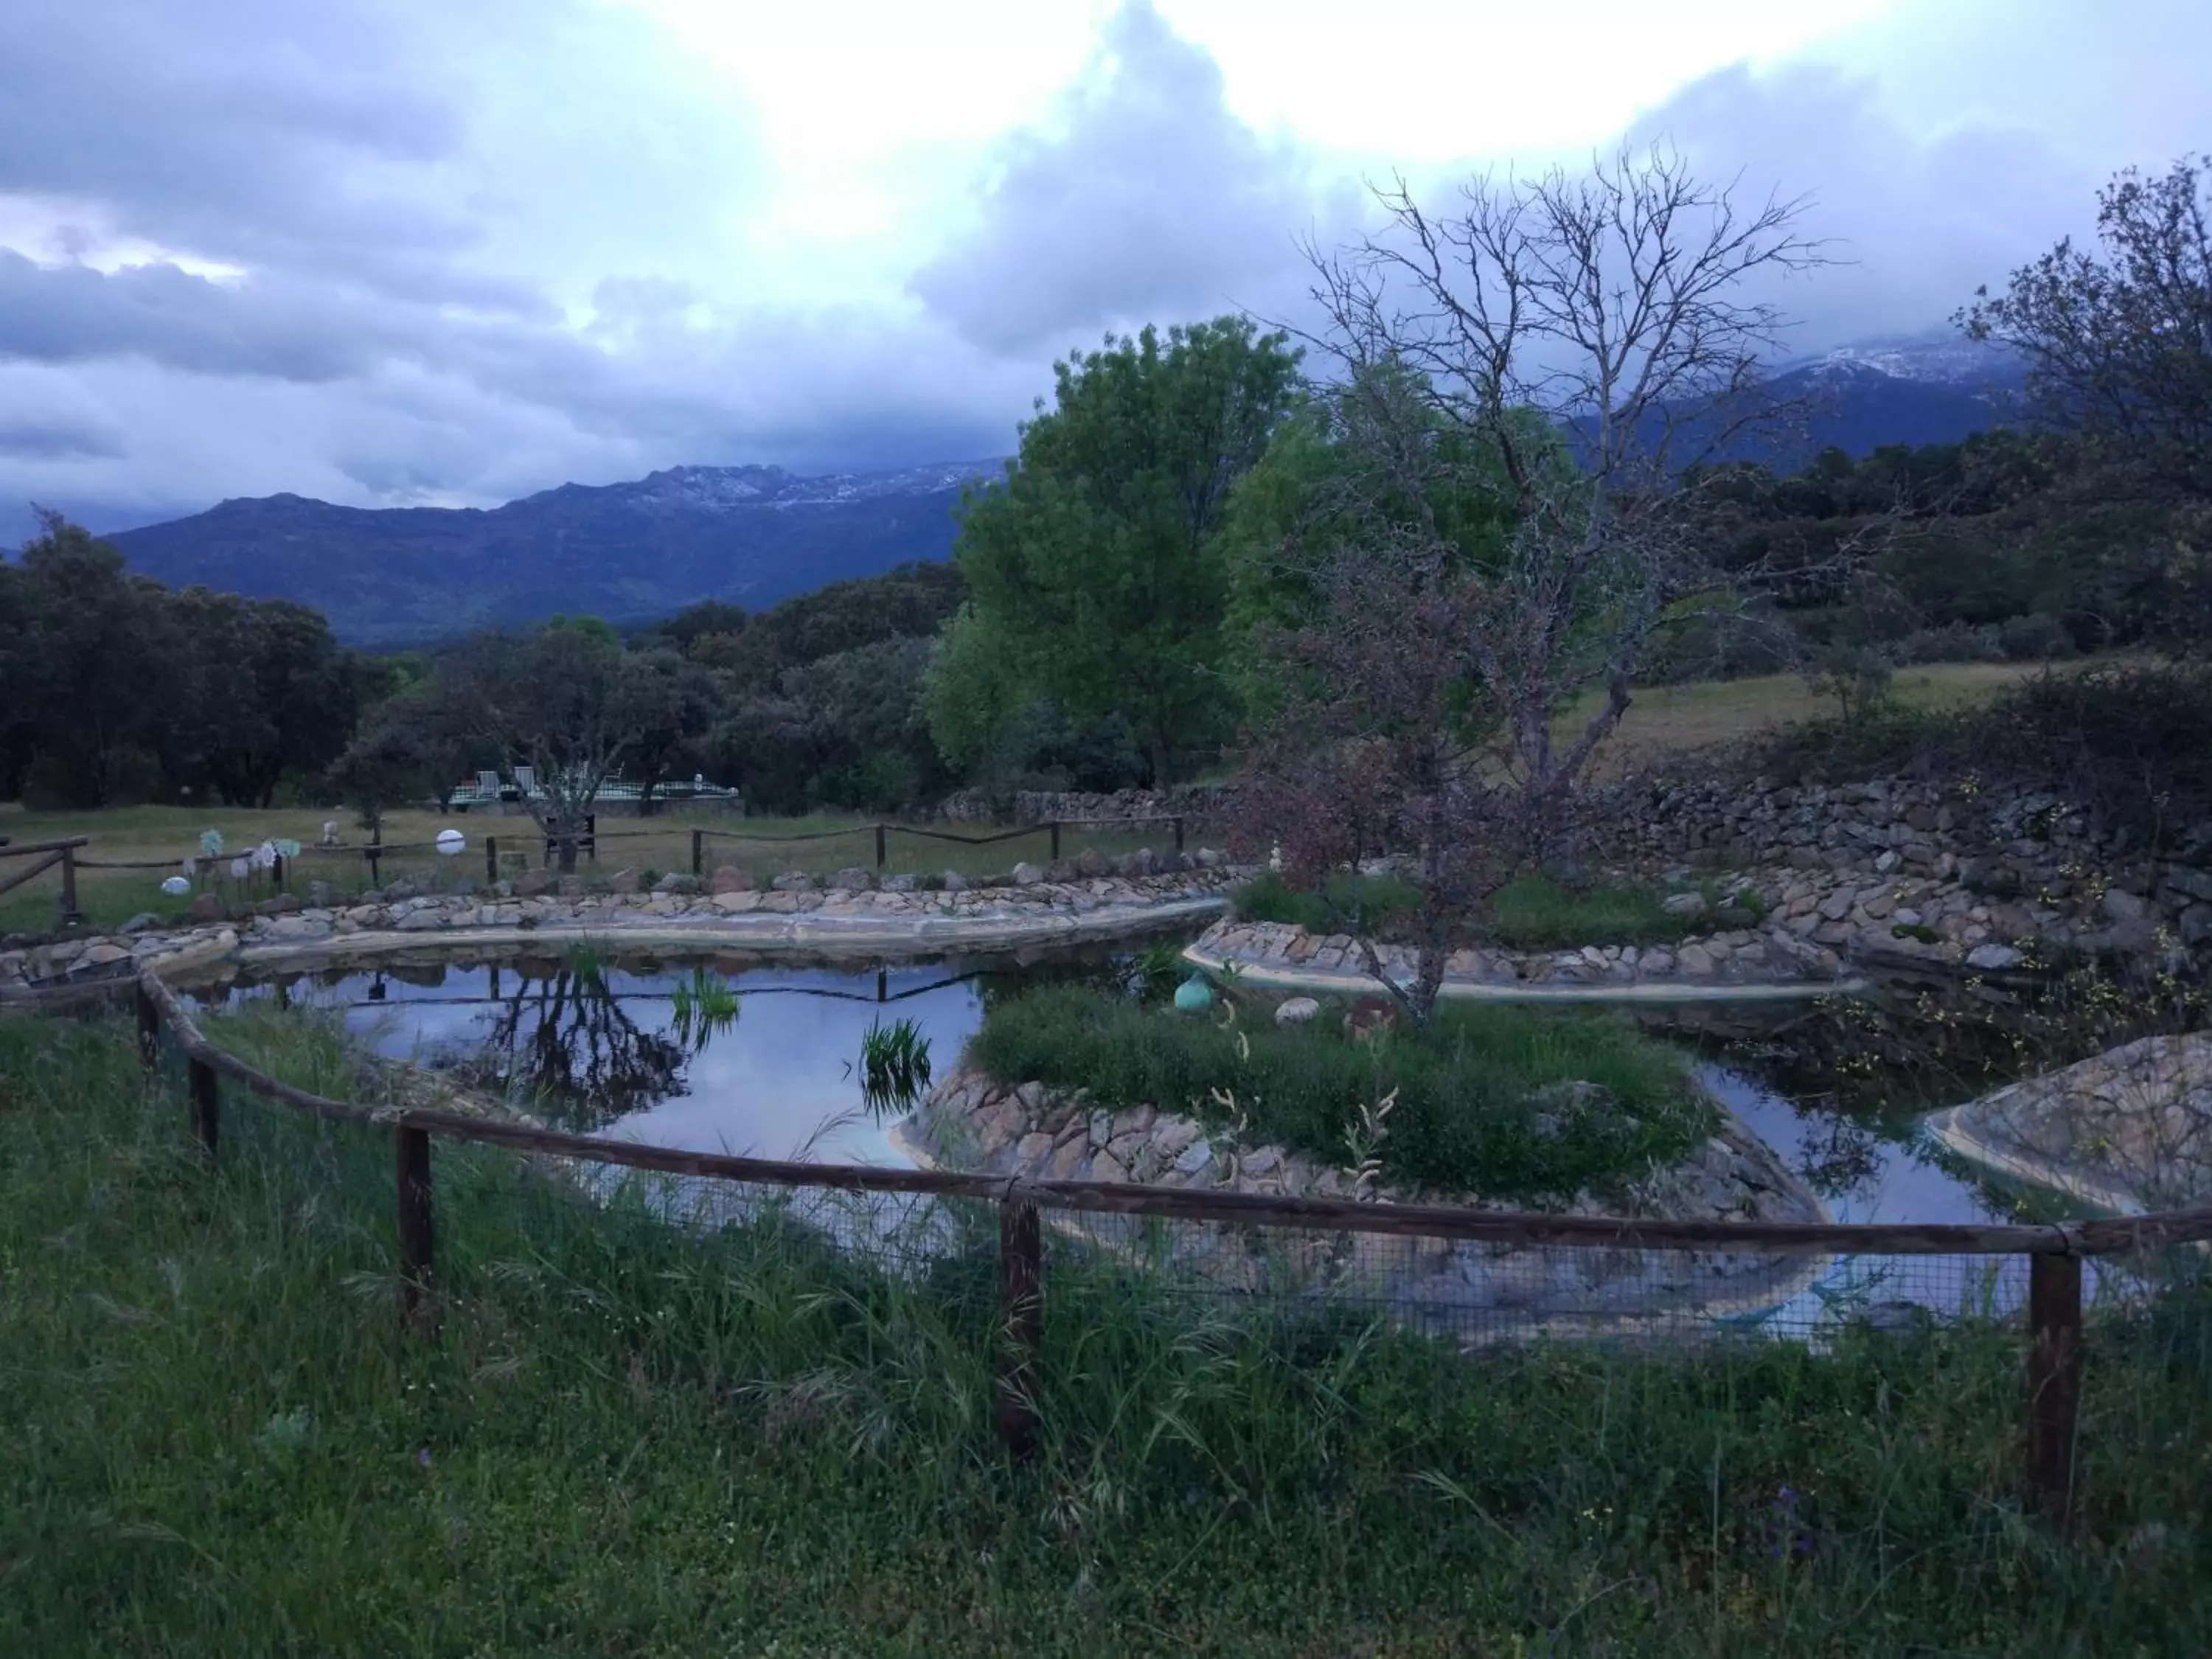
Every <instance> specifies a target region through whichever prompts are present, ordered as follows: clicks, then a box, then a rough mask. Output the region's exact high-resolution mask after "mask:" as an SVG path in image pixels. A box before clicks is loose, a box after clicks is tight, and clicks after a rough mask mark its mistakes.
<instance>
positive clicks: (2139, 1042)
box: [1924, 1031, 2212, 1216]
mask: <svg viewBox="0 0 2212 1659" xmlns="http://www.w3.org/2000/svg"><path fill="white" fill-rule="evenodd" d="M1924 1126H1925V1127H1926V1128H1927V1130H1928V1133H1929V1135H1930V1136H1932V1137H1933V1138H1934V1139H1936V1142H1937V1143H1938V1144H1939V1145H1941V1146H1944V1147H1946V1148H1948V1150H1949V1151H1951V1152H1954V1153H1956V1154H1957V1155H1958V1156H1959V1157H1960V1158H1965V1159H1966V1161H1967V1162H1968V1163H1970V1164H1978V1165H1979V1166H1981V1167H1982V1168H1984V1169H1986V1170H1992V1171H1994V1172H1996V1173H1997V1174H1999V1175H2002V1176H2009V1177H2011V1178H2013V1179H2015V1180H2017V1181H2023V1182H2030V1183H2033V1184H2034V1185H2036V1186H2039V1187H2044V1188H2050V1189H2051V1190H2054V1191H2057V1192H2062V1193H2064V1194H2068V1195H2069V1197H2072V1198H2075V1199H2077V1200H2080V1201H2081V1202H2082V1203H2083V1204H2086V1205H2087V1206H2090V1207H2091V1208H2093V1209H2095V1210H2100V1211H2102V1212H2105V1213H2106V1214H2108V1215H2118V1216H2133V1215H2142V1214H2145V1213H2147V1212H2149V1211H2150V1209H2151V1208H2152V1206H2151V1204H2150V1202H2149V1201H2148V1200H2146V1199H2145V1197H2144V1196H2143V1193H2144V1190H2145V1183H2148V1182H2155V1181H2156V1180H2157V1178H2158V1175H2157V1171H2158V1168H2159V1166H2160V1164H2161V1163H2164V1164H2166V1165H2167V1166H2169V1167H2177V1168H2180V1169H2185V1170H2190V1171H2193V1172H2194V1173H2195V1175H2196V1176H2197V1180H2196V1182H2194V1183H2192V1184H2193V1185H2194V1186H2195V1188H2196V1189H2197V1190H2196V1192H2195V1194H2190V1193H2187V1192H2184V1193H2181V1194H2173V1195H2161V1197H2160V1205H2159V1207H2161V1208H2163V1207H2168V1206H2174V1205H2185V1204H2187V1203H2189V1202H2191V1201H2192V1198H2194V1199H2196V1200H2199V1201H2201V1199H2202V1197H2203V1192H2204V1189H2205V1188H2206V1187H2207V1186H2208V1185H2212V1031H2200V1032H2197V1033H2194V1034H2191V1035H2187V1036H2150V1037H2139V1038H2137V1039H2136V1041H2134V1042H2126V1043H2122V1044H2121V1045H2120V1046H2119V1047H2118V1048H2111V1049H2107V1050H2106V1052H2104V1053H2103V1054H2093V1055H2092V1056H2090V1057H2089V1058H2088V1059H2087V1060H2077V1061H2076V1062H2075V1064H2073V1065H2071V1066H2064V1067H2063V1068H2061V1069H2060V1070H2058V1071H2056V1072H2049V1073H2044V1074H2042V1075H2041V1076H2039V1077H2032V1078H2024V1079H2021V1080H2020V1081H2018V1082H2016V1083H2010V1084H2007V1085H2005V1086H2004V1087H2002V1088H2001V1089H1996V1090H1993V1091H1990V1093H1988V1094H1986V1095H1984V1096H1982V1097H1980V1098H1979V1099H1978V1100H1972V1101H1969V1102H1967V1103H1966V1104H1965V1105H1962V1106H1953V1107H1950V1108H1948V1109H1945V1110H1942V1111H1940V1112H1936V1113H1934V1114H1932V1115H1929V1117H1928V1118H1927V1119H1926V1120H1924ZM2161 1140H2162V1141H2163V1142H2164V1144H2163V1145H2160V1142H2161ZM2131 1176H2133V1177H2135V1178H2136V1182H2135V1184H2130V1177H2131Z"/></svg>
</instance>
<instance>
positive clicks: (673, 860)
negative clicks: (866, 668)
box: [0, 806, 1174, 934]
mask: <svg viewBox="0 0 2212 1659" xmlns="http://www.w3.org/2000/svg"><path fill="white" fill-rule="evenodd" d="M333 818H335V819H336V820H337V822H338V823H339V824H340V826H341V830H340V833H341V834H342V835H343V836H344V837H345V838H346V840H347V841H348V842H349V843H351V844H353V846H355V847H356V848H358V846H359V845H360V844H362V843H363V842H366V841H367V839H368V836H367V835H366V834H365V833H364V832H363V831H362V830H360V829H356V828H354V827H353V823H352V819H351V816H350V814H349V813H348V812H346V811H343V810H341V809H338V808H335V807H298V808H276V809H272V810H270V811H265V812H264V811H252V810H247V809H238V810H234V809H230V808H211V809H207V810H202V809H200V808H197V807H175V806H135V807H125V808H118V809H113V810H110V811H92V812H44V813H33V812H26V811H20V810H18V809H17V808H15V807H12V806H10V807H8V808H6V809H5V810H0V834H4V835H6V836H9V837H11V838H12V839H13V840H14V841H15V842H17V843H19V844H21V843H27V842H37V841H51V840H54V839H57V838H58V837H61V836H91V837H92V838H93V844H92V845H91V846H90V847H88V848H85V849H84V854H85V856H86V857H87V858H88V859H93V860H101V859H106V860H123V861H134V862H135V861H140V860H163V861H164V867H163V868H161V869H155V870H133V871H113V872H109V871H101V870H98V869H93V868H85V869H81V870H80V871H79V872H78V876H77V900H78V905H79V908H81V909H82V911H83V912H84V914H85V915H86V917H87V918H88V921H89V922H90V924H91V925H92V926H93V927H94V928H113V927H119V926H121V925H122V924H123V923H124V922H125V921H128V920H129V919H130V918H131V917H132V916H135V915H138V914H140V913H141V912H146V913H150V914H152V915H155V916H156V917H158V918H160V919H161V920H163V921H173V920H178V919H181V918H182V917H183V916H184V915H185V910H186V908H187V906H188V904H189V901H180V900H175V899H170V898H167V897H165V896H163V895H162V893H161V879H162V878H163V877H164V876H167V875H173V874H175V873H177V872H176V868H175V867H173V866H174V865H175V864H180V863H181V861H182V860H184V859H185V857H187V856H189V855H191V854H194V853H196V852H197V846H198V842H199V836H200V832H201V831H202V830H204V829H216V830H218V831H220V832H221V834H222V838H223V843H224V845H225V846H226V847H227V848H233V849H240V848H247V847H251V846H253V845H255V844H257V843H258V842H262V841H264V840H287V839H289V840H294V841H297V842H300V844H301V847H302V848H303V849H313V848H314V846H315V844H316V843H317V842H319V840H320V839H321V836H322V826H323V824H324V823H325V821H326V820H330V819H333ZM873 823H874V820H872V819H854V818H839V817H806V818H751V817H745V818H741V817H730V816H728V815H727V814H725V813H716V812H701V813H698V814H696V815H694V814H691V813H685V812H671V813H667V814H665V815H662V816H658V817H652V818H614V817H609V818H603V819H601V820H600V826H599V827H600V840H601V845H600V847H599V857H598V859H597V860H596V861H592V860H586V861H584V862H582V863H581V864H580V866H579V872H580V873H581V874H583V875H584V876H585V877H586V879H590V878H594V877H606V876H611V875H612V874H613V873H614V872H616V871H617V870H622V869H632V870H638V871H646V870H658V871H668V870H677V871H689V870H690V867H691V831H692V830H693V829H695V828H696V829H708V830H711V831H716V832H720V834H718V835H717V836H711V837H710V838H709V839H708V842H707V844H706V856H705V858H704V860H703V862H704V864H705V866H706V869H707V871H708V872H712V871H713V870H714V869H715V868H716V867H717V866H720V865H724V864H727V865H732V866H736V867H738V868H740V869H743V870H745V871H746V872H749V873H750V874H751V875H752V876H753V878H755V879H756V880H757V881H759V882H761V883H763V884H765V883H766V882H767V881H768V880H769V879H770V878H773V877H775V876H777V875H781V874H782V873H783V872H785V871H787V870H804V871H805V872H809V873H810V874H813V875H817V876H826V875H829V874H832V873H834V872H836V871H839V870H842V869H847V868H849V867H852V866H860V867H861V868H864V869H867V870H871V871H872V870H874V869H875V864H876V848H875V832H874V829H873V827H872V826H873ZM928 827H929V828H930V829H932V830H933V831H937V832H943V833H945V834H950V835H952V836H957V837H981V836H990V835H995V834H998V833H1000V826H997V825H991V824H981V825H975V826H961V825H955V824H933V825H930V826H928ZM441 829H459V831H461V833H462V834H463V835H464V836H466V837H467V841H468V845H467V849H466V851H465V852H463V853H462V854H459V856H457V857H454V858H452V859H444V858H441V857H440V856H438V854H435V852H431V851H428V850H427V849H426V848H424V845H423V844H424V843H428V842H430V841H432V840H433V839H435V836H437V834H438V832H439V831H440V830H441ZM1173 835H1174V832H1173V830H1172V829H1171V828H1170V826H1169V825H1167V824H1164V823H1161V824H1150V825H1146V826H1143V827H1141V828H1139V829H1114V828H1112V827H1111V826H1100V827H1097V828H1092V827H1088V826H1078V825H1070V826H1068V827H1067V828H1066V829H1063V830H1062V831H1061V835H1060V852H1061V855H1062V856H1063V857H1066V858H1070V859H1072V858H1074V857H1076V856H1077V855H1078V854H1080V853H1081V852H1082V851H1083V850H1084V849H1085V848H1094V847H1095V848H1097V849H1098V851H1099V852H1100V853H1102V854H1104V855H1106V856H1108V857H1109V858H1110V857H1115V856H1119V855H1120V854H1126V853H1132V852H1134V851H1136V850H1137V848H1139V847H1150V848H1153V849H1154V850H1155V851H1156V852H1164V851H1165V850H1167V849H1169V848H1171V847H1172V846H1173V845H1174V842H1173ZM486 836H491V837H494V838H495V839H496V840H497V842H499V851H500V854H501V873H502V874H513V873H515V872H518V871H519V870H520V869H522V868H524V867H527V868H529V869H532V870H542V869H543V868H544V867H545V860H544V848H543V845H542V842H541V838H540V837H539V836H538V829H537V826H536V825H535V824H533V823H532V822H531V821H530V820H529V819H528V818H526V817H484V816H481V815H478V814H475V813H465V814H458V815H454V816H451V817H441V816H440V815H439V814H437V813H435V812H420V811H407V812H394V813H392V814H391V815H390V816H389V817H387V818H386V822H385V826H384V840H385V841H386V842H387V843H390V844H392V845H394V846H402V847H412V848H416V850H413V851H402V852H394V853H391V854H386V855H385V856H384V857H383V858H382V859H381V860H379V864H378V874H379V878H380V880H381V881H382V882H384V883H386V884H391V883H392V882H396V881H399V880H402V879H407V880H413V881H417V882H426V883H436V884H452V883H453V881H455V880H465V881H469V882H471V883H474V884H482V883H483V880H484V879H485V867H484V838H485V837H486ZM726 836H746V837H748V838H750V839H747V840H744V841H735V840H731V839H726ZM781 837H789V838H791V839H779V838H781ZM1050 848H1051V832H1050V830H1049V829H1047V828H1044V827H1042V826H1040V827H1038V828H1037V829H1035V830H1034V831H1032V832H1031V833H1030V834H1027V835H1024V836H1020V837H1018V838H1017V839H1014V840H1010V841H1003V842H993V843H989V844H987V845H980V846H976V845H969V844H967V843H966V841H965V840H963V839H955V840H951V841H946V840H941V839H937V838H936V837H935V836H919V835H910V834H902V833H897V832H893V833H891V834H890V835H889V836H886V838H885V845H884V854H885V861H884V873H885V874H889V875H900V874H908V875H935V874H940V873H942V872H945V871H948V870H951V871H957V872H959V874H960V875H961V876H962V877H963V878H966V879H969V880H974V879H975V878H977V877H980V876H986V875H1003V874H1005V873H1006V872H1007V871H1009V870H1011V869H1012V867H1013V866H1014V865H1015V864H1016V862H1018V861H1019V860H1030V861H1031V862H1034V863H1037V864H1040V865H1042V864H1043V863H1044V862H1046V861H1047V860H1048V857H1049V856H1050ZM516 854H520V861H518V860H516V858H515V855H516ZM16 867H19V866H15V865H14V864H13V863H12V862H11V861H10V860H9V859H7V858H6V856H5V849H4V848H0V879H4V878H5V877H6V875H7V874H9V872H11V871H12V870H13V869H15V868H16ZM315 880H322V881H325V882H326V883H328V884H329V885H330V886H331V889H332V890H334V891H335V892H337V894H339V895H342V896H352V895H354V894H357V893H359V892H361V891H362V890H364V889H365V888H366V887H367V886H368V866H366V864H365V863H364V862H363V861H362V859H361V857H360V855H359V854H358V852H357V851H355V852H349V853H347V854H343V855H332V854H321V853H316V852H314V851H313V850H307V851H305V852H304V853H303V855H302V856H301V858H300V859H299V860H296V861H295V865H294V866H293V868H292V870H291V872H289V880H288V887H289V890H291V891H292V892H294V893H295V894H298V895H301V896H305V895H306V893H307V886H308V884H309V883H310V882H312V881H315ZM226 890H228V884H226ZM270 890H271V889H270V886H269V885H268V884H267V882H266V879H265V878H264V881H263V883H262V884H261V885H259V886H258V887H257V888H255V889H254V890H252V893H251V894H246V893H243V892H241V893H240V894H239V895H238V896H240V897H266V896H269V894H270ZM60 891H61V878H60V873H59V872H58V871H56V872H48V873H47V874H46V875H43V876H40V877H39V878H36V879H35V880H33V881H32V882H29V883H27V884H25V885H24V886H22V887H20V888H17V889H16V890H15V891H13V892H10V893H6V894H0V934H5V933H41V932H45V931H47V930H49V929H51V928H52V927H53V925H54V920H55V916H56V913H57V908H58V904H57V901H58V896H59V894H60Z"/></svg>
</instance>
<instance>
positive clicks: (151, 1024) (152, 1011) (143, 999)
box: [132, 985, 161, 1073]
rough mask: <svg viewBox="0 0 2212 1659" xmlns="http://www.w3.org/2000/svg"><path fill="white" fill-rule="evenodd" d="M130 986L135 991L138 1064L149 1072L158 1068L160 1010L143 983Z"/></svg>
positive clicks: (159, 1059)
mask: <svg viewBox="0 0 2212 1659" xmlns="http://www.w3.org/2000/svg"><path fill="white" fill-rule="evenodd" d="M132 988H133V989H134V990H135V991H136V992H137V1003H138V1064H139V1065H140V1066H143V1068H144V1069H145V1070H146V1071H147V1072H148V1073H152V1072H155V1071H157V1070H159V1069H160V1067H161V1010H160V1009H159V1008H158V1007H156V1006H155V1004H154V999H153V998H152V997H150V996H149V995H148V994H147V993H146V987H144V986H143V985H138V986H134V987H132Z"/></svg>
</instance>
